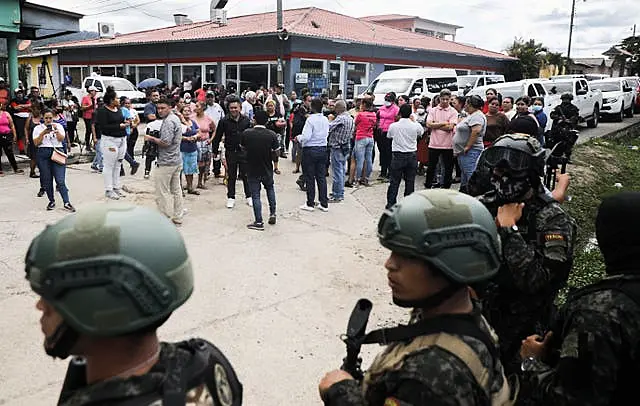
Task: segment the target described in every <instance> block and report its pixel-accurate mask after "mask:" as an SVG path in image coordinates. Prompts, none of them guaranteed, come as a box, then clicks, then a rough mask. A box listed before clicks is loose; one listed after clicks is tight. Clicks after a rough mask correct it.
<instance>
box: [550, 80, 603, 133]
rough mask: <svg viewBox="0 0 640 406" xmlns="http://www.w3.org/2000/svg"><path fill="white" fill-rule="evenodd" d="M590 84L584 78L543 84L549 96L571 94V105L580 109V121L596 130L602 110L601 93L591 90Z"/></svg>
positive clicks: (551, 81)
mask: <svg viewBox="0 0 640 406" xmlns="http://www.w3.org/2000/svg"><path fill="white" fill-rule="evenodd" d="M589 83H590V82H588V81H587V79H584V78H574V79H557V80H550V81H548V82H544V86H545V87H546V89H547V91H548V92H549V93H551V94H556V95H559V96H560V95H562V94H563V93H571V94H572V95H573V104H574V105H575V106H576V107H578V109H580V121H586V123H587V126H588V127H589V128H596V127H597V126H598V123H599V122H600V110H602V99H603V97H602V92H601V91H600V90H593V89H591V87H590V85H589Z"/></svg>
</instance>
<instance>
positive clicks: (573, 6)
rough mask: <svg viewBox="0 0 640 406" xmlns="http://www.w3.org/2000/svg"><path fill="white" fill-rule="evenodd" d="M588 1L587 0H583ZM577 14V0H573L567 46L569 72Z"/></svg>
mask: <svg viewBox="0 0 640 406" xmlns="http://www.w3.org/2000/svg"><path fill="white" fill-rule="evenodd" d="M582 1H584V2H586V1H587V0H582ZM575 15H576V0H573V3H572V5H571V24H570V25H569V47H568V48H567V72H565V73H569V72H568V71H569V65H570V64H571V38H572V36H573V19H574V17H575Z"/></svg>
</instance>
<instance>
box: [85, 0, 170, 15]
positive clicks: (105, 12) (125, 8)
mask: <svg viewBox="0 0 640 406" xmlns="http://www.w3.org/2000/svg"><path fill="white" fill-rule="evenodd" d="M160 1H162V0H152V1H148V2H146V3H140V4H138V5H136V6H133V8H138V7H142V6H146V5H149V4H153V3H159V2H160ZM131 8H132V6H129V7H121V8H117V9H115V10H108V11H102V12H100V13H93V14H86V15H85V17H93V16H97V15H101V14H110V13H115V12H116V11H122V10H129V9H131ZM138 11H140V10H138Z"/></svg>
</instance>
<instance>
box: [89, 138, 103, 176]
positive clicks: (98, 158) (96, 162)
mask: <svg viewBox="0 0 640 406" xmlns="http://www.w3.org/2000/svg"><path fill="white" fill-rule="evenodd" d="M100 144H101V142H100V140H98V142H96V145H94V149H95V151H96V155H95V156H94V157H93V162H92V163H91V167H92V168H98V169H99V170H102V169H103V168H104V165H103V163H102V145H100Z"/></svg>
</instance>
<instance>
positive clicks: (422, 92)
mask: <svg viewBox="0 0 640 406" xmlns="http://www.w3.org/2000/svg"><path fill="white" fill-rule="evenodd" d="M442 89H449V90H451V93H453V94H457V92H458V76H457V74H456V71H455V69H429V68H411V69H398V70H392V71H387V72H382V73H381V74H380V75H379V76H378V77H377V78H376V79H375V80H374V81H373V82H371V84H370V85H369V87H368V88H367V92H372V93H373V94H374V96H375V100H374V104H375V105H376V106H381V105H382V104H383V103H384V95H385V94H387V93H389V92H394V93H395V94H396V96H400V95H405V96H409V97H411V98H413V97H415V96H420V97H422V96H428V97H430V98H432V99H433V98H434V97H435V96H437V95H438V94H439V93H440V91H441V90H442Z"/></svg>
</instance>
